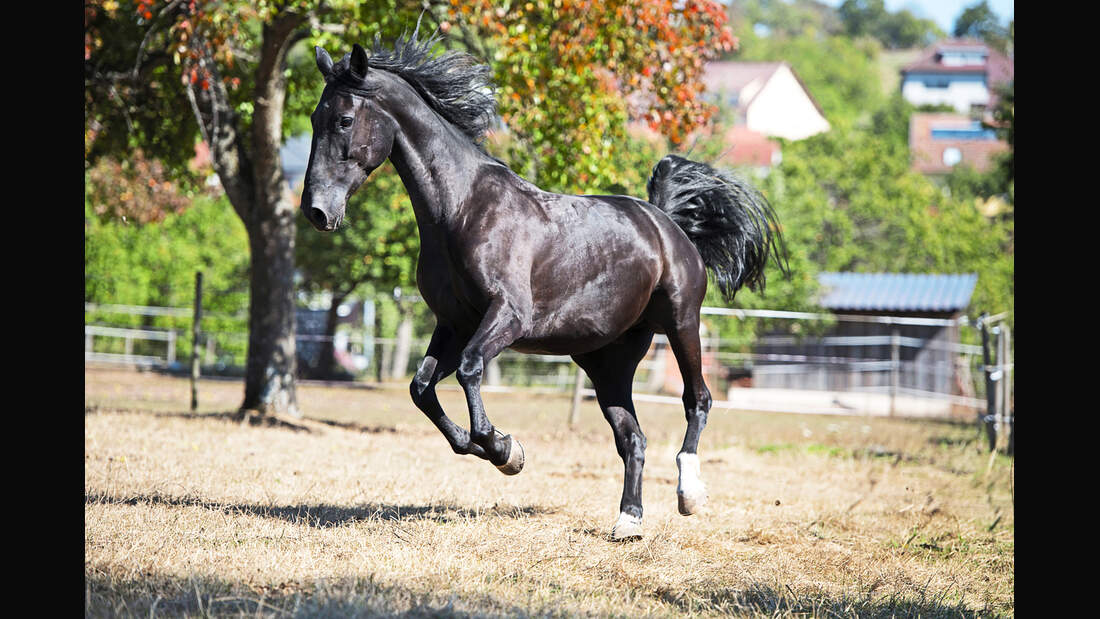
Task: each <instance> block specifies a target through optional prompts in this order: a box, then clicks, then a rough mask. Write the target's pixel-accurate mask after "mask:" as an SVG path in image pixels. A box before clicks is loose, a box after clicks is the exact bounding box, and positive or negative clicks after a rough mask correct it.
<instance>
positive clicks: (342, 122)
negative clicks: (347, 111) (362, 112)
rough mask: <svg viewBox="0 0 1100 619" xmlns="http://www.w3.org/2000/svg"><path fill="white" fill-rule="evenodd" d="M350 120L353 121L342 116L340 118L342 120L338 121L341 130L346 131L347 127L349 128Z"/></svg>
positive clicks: (349, 117) (348, 117)
mask: <svg viewBox="0 0 1100 619" xmlns="http://www.w3.org/2000/svg"><path fill="white" fill-rule="evenodd" d="M352 120H353V119H352V117H351V116H344V117H342V118H341V119H340V127H341V128H343V129H347V128H348V127H350V126H351V121H352Z"/></svg>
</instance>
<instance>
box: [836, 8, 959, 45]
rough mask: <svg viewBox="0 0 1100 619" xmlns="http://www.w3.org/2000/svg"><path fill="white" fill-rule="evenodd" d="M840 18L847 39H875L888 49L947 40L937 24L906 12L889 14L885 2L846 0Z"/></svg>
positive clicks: (839, 13) (840, 10)
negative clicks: (848, 37)
mask: <svg viewBox="0 0 1100 619" xmlns="http://www.w3.org/2000/svg"><path fill="white" fill-rule="evenodd" d="M837 14H838V15H839V17H840V20H841V22H843V24H844V31H845V33H846V34H847V35H848V36H851V37H872V38H874V39H876V40H878V41H879V42H880V43H882V45H883V46H885V47H887V48H889V49H900V48H908V47H917V46H923V45H928V44H930V43H932V42H933V41H935V40H936V39H939V38H942V37H943V36H944V33H943V31H942V30H940V28H939V26H937V25H936V23H935V22H934V21H932V20H930V19H919V18H917V17H916V16H914V15H913V14H912V13H911V12H910V11H908V10H905V9H902V10H900V11H898V12H896V13H890V12H889V11H887V10H886V5H885V3H884V2H883V0H844V2H842V3H841V5H840V6H839V7H838V8H837Z"/></svg>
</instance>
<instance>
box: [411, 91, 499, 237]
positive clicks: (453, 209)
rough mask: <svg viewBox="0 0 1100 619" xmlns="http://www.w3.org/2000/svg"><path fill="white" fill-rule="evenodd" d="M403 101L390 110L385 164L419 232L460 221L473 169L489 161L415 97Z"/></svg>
mask: <svg viewBox="0 0 1100 619" xmlns="http://www.w3.org/2000/svg"><path fill="white" fill-rule="evenodd" d="M409 90H410V91H412V89H411V88H409ZM409 99H410V101H402V102H401V104H400V105H395V106H392V107H391V108H390V114H391V115H392V116H393V118H394V119H395V120H396V121H397V123H398V131H397V134H396V136H395V137H394V145H393V150H392V151H391V153H390V161H392V162H393V165H394V168H396V169H397V173H398V174H399V175H400V176H401V180H402V182H404V184H405V189H406V190H407V191H408V192H409V198H410V199H411V201H412V204H413V209H414V210H415V211H416V218H417V221H418V223H419V224H420V226H421V228H423V226H424V225H425V224H428V223H430V224H432V225H444V224H447V223H449V222H453V221H456V220H457V219H458V218H460V217H461V216H462V213H461V210H462V208H463V207H464V206H465V205H466V204H467V203H468V202H469V201H470V200H469V196H470V194H471V192H472V191H473V190H474V187H473V185H474V184H475V180H476V178H477V175H478V172H479V170H480V169H481V167H482V166H483V165H484V164H485V163H486V162H488V161H491V159H490V158H489V157H488V156H487V155H485V154H484V153H483V152H482V151H481V150H480V149H478V148H477V147H476V146H475V145H474V144H473V143H472V142H471V141H470V140H469V139H468V138H466V137H465V136H463V135H462V134H461V132H460V131H458V129H456V128H455V127H453V126H451V125H450V124H449V123H447V121H445V120H443V118H441V117H440V116H439V115H438V114H437V113H436V112H435V111H434V110H432V109H431V108H430V107H428V105H427V103H425V102H424V101H423V100H422V99H421V98H420V97H419V96H415V97H410V98H409Z"/></svg>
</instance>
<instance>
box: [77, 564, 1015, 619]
mask: <svg viewBox="0 0 1100 619" xmlns="http://www.w3.org/2000/svg"><path fill="white" fill-rule="evenodd" d="M402 576H403V575H402V574H392V575H388V576H380V577H378V578H376V576H375V575H374V574H372V575H371V576H370V578H369V579H362V578H359V579H352V578H344V579H329V580H325V579H320V580H304V581H302V580H288V581H284V582H278V583H274V582H272V583H253V582H249V583H242V582H231V581H227V580H225V579H220V578H216V577H213V576H206V575H196V574H192V575H190V576H178V575H166V574H157V573H152V572H146V573H144V574H140V575H136V576H133V575H129V574H128V575H127V576H126V577H118V576H112V575H110V574H107V573H104V572H103V571H101V570H99V569H97V568H96V567H95V566H86V567H85V594H84V596H85V597H84V599H85V602H84V603H85V616H87V617H117V616H135V617H137V616H140V617H149V616H155V615H157V614H160V615H162V616H163V615H169V616H195V615H201V616H230V615H232V616H243V615H246V614H247V615H254V616H291V617H379V616H385V617H484V616H509V617H527V616H540V617H542V616H552V617H553V616H560V617H569V616H578V615H607V608H606V602H607V598H608V597H609V596H610V597H618V596H619V595H622V603H623V607H622V608H620V609H619V610H618V611H615V612H614V613H613V616H620V615H621V616H629V615H630V613H631V610H632V609H631V608H630V606H629V605H630V600H632V599H634V600H636V596H637V594H638V593H641V592H640V591H638V590H637V589H635V588H634V587H635V586H636V585H626V584H625V583H624V584H622V586H621V587H616V586H615V585H611V586H610V587H609V590H608V591H605V592H603V593H601V594H600V595H599V596H597V597H598V598H601V599H602V600H603V601H602V602H601V603H600V604H599V605H598V606H596V607H592V606H590V603H591V600H590V598H591V597H592V592H591V591H589V590H587V589H578V590H571V589H569V588H568V587H551V588H552V589H553V590H554V591H556V593H555V594H553V595H550V596H549V597H546V596H543V597H537V598H531V599H529V600H528V602H527V606H525V607H523V606H517V605H516V604H515V603H514V602H510V601H505V600H503V599H501V598H500V597H498V595H494V594H493V593H492V592H488V591H478V592H469V591H463V590H461V589H459V590H455V589H454V588H451V587H448V586H445V585H444V586H440V584H439V583H435V584H434V585H420V586H406V585H402V584H399V583H392V582H390V583H386V582H379V581H380V580H390V579H391V578H401V577H402ZM529 578H531V579H536V578H537V579H538V580H539V581H540V582H542V584H543V585H545V582H544V579H543V577H542V576H535V575H530V576H529ZM615 589H619V590H615ZM949 591H950V589H948V590H947V592H941V593H940V594H939V595H938V596H936V595H929V593H928V592H927V591H924V592H921V591H912V592H905V593H904V594H901V593H895V594H892V595H885V594H884V595H879V596H878V597H877V599H872V598H871V596H870V595H868V594H860V593H853V594H851V595H847V594H843V595H840V596H828V595H814V594H802V595H799V594H796V593H795V592H794V591H792V590H791V589H790V588H789V587H785V586H784V587H783V590H779V589H777V588H775V587H772V586H767V585H762V584H760V583H751V584H750V585H749V586H748V587H746V588H729V587H714V588H702V589H697V588H691V589H688V590H677V591H672V590H669V589H665V588H657V589H656V590H652V589H651V590H650V591H649V592H648V593H649V595H651V596H652V597H653V598H655V599H656V600H657V601H658V602H659V603H660V604H661V606H662V607H661V608H659V609H654V608H653V607H652V606H649V605H643V606H644V607H645V608H646V610H645V612H644V614H647V615H653V614H655V615H658V616H697V615H700V614H702V615H723V616H737V617H807V616H812V617H834V616H836V617H872V618H877V617H883V618H886V617H891V618H896V617H925V618H938V617H943V618H947V617H952V618H955V617H963V618H969V617H999V616H1004V615H1005V613H1003V612H998V611H996V610H993V609H988V608H986V609H981V610H973V609H970V608H967V607H966V606H965V605H963V604H961V603H956V604H949V603H946V601H945V600H944V599H943V598H944V597H946V594H947V593H948V592H949ZM643 596H644V594H643ZM635 610H637V609H635ZM655 610H656V612H654V611H655ZM1008 613H1009V614H1011V610H1009V611H1008Z"/></svg>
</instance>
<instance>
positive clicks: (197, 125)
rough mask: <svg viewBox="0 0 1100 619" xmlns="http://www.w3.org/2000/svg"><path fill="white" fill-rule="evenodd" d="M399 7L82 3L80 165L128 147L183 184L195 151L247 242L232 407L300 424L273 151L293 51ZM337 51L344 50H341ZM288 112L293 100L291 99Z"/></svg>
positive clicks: (344, 0) (288, 242)
mask: <svg viewBox="0 0 1100 619" xmlns="http://www.w3.org/2000/svg"><path fill="white" fill-rule="evenodd" d="M411 4H412V3H411V2H410V3H400V2H377V3H371V4H370V5H367V6H364V5H360V4H359V3H356V2H352V1H351V0H327V1H305V0H301V1H279V0H266V1H262V2H242V1H232V2H226V1H218V2H215V1H212V0H208V1H200V0H190V1H187V0H170V1H167V2H162V1H153V0H136V1H123V2H119V1H115V0H102V1H91V2H86V3H85V10H84V16H85V22H84V24H85V28H84V86H85V91H84V92H85V97H84V101H85V105H84V111H85V142H84V144H85V147H84V150H85V157H86V160H87V161H88V162H89V164H90V165H94V163H95V162H96V161H97V160H98V159H100V158H102V157H112V156H114V157H119V156H125V155H126V154H127V153H129V152H130V151H131V150H133V149H134V148H135V147H137V146H140V147H141V148H143V149H144V150H145V152H146V155H147V156H148V157H150V158H151V159H157V160H159V161H162V162H163V163H164V165H165V166H166V167H168V168H169V169H172V170H177V171H178V172H177V173H178V174H180V175H183V174H185V172H184V170H186V167H185V165H184V163H185V162H186V161H187V160H188V159H190V157H192V156H193V148H194V144H195V141H196V140H197V139H200V138H201V139H202V140H203V141H205V142H206V143H207V144H209V146H210V152H211V159H212V161H213V167H214V170H215V171H216V172H217V177H218V180H219V181H220V184H221V187H222V189H223V190H224V193H225V195H226V197H227V198H228V202H229V204H231V205H232V208H233V211H234V212H235V213H236V214H237V216H238V217H239V219H240V221H241V222H242V223H243V224H244V227H245V230H246V231H247V233H248V237H247V238H248V246H249V250H250V256H251V269H250V271H249V273H250V281H249V317H250V318H249V342H248V358H247V361H246V368H245V393H244V400H243V403H242V405H241V407H242V408H244V409H254V410H260V411H264V412H274V413H280V412H285V413H290V414H300V411H299V409H298V405H297V392H296V388H295V380H294V376H295V369H296V367H295V365H296V362H295V358H296V357H295V295H294V283H293V274H294V240H295V236H296V234H295V231H296V224H297V222H296V217H297V209H296V208H295V206H294V202H293V200H292V199H291V198H290V196H289V194H288V192H287V191H286V187H285V180H284V177H283V173H282V166H281V161H280V156H279V147H280V145H281V144H282V142H283V138H284V137H285V135H286V129H287V126H288V124H290V121H288V118H287V115H286V114H285V105H286V103H287V101H288V97H290V98H291V99H294V95H295V94H296V93H298V92H300V91H301V89H300V88H299V87H298V84H299V83H300V82H298V80H301V79H307V78H308V80H309V83H310V84H311V86H310V88H312V84H314V83H315V82H316V76H315V72H310V73H309V74H308V75H305V74H301V75H297V74H294V73H290V74H289V75H288V71H287V69H288V66H287V57H288V54H289V52H290V51H291V50H292V49H293V48H294V47H295V45H297V44H298V43H307V44H308V43H326V42H327V43H328V44H330V45H331V44H332V43H333V42H335V41H336V40H339V39H340V37H346V38H347V39H348V40H354V41H357V40H360V39H361V38H365V37H364V36H363V35H364V31H363V25H364V24H369V25H370V26H371V27H372V28H382V29H384V28H387V27H393V25H394V24H397V23H407V22H408V18H409V17H410V15H414V14H415V13H414V11H415V12H418V11H419V10H420V7H419V6H417V7H413V6H410V5H411ZM347 46H350V42H349V43H347ZM296 100H297V101H298V102H300V101H301V99H300V98H299V99H296Z"/></svg>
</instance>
